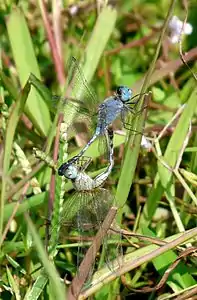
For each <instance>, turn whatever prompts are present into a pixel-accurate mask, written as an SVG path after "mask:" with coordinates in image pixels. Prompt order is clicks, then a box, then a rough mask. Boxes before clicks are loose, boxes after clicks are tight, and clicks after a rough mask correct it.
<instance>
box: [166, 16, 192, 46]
mask: <svg viewBox="0 0 197 300" xmlns="http://www.w3.org/2000/svg"><path fill="white" fill-rule="evenodd" d="M183 24H184V23H183V22H182V21H181V20H179V18H178V17H176V16H173V17H172V19H171V20H170V22H169V29H170V41H171V43H172V44H176V43H178V41H179V38H180V35H181V34H186V35H189V34H191V33H192V31H193V27H192V25H191V24H190V23H185V24H184V25H183Z"/></svg>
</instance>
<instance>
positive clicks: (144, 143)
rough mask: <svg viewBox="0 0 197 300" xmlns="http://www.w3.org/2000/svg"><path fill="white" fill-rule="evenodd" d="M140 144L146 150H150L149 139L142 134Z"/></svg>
mask: <svg viewBox="0 0 197 300" xmlns="http://www.w3.org/2000/svg"><path fill="white" fill-rule="evenodd" d="M141 146H142V147H143V148H145V149H146V150H148V151H151V149H152V144H151V143H150V141H149V140H147V138H146V137H145V136H144V135H143V136H142V139H141Z"/></svg>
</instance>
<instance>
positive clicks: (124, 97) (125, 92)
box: [116, 85, 133, 102]
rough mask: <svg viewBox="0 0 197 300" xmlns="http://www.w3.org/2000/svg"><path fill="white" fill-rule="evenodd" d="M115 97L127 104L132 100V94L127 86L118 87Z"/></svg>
mask: <svg viewBox="0 0 197 300" xmlns="http://www.w3.org/2000/svg"><path fill="white" fill-rule="evenodd" d="M116 95H117V96H118V98H119V99H120V100H121V101H122V102H127V101H129V100H130V99H131V98H132V95H133V92H132V90H131V89H130V88H129V87H127V86H123V85H122V86H119V87H118V88H117V90H116Z"/></svg>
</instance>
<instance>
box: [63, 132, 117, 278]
mask: <svg viewBox="0 0 197 300" xmlns="http://www.w3.org/2000/svg"><path fill="white" fill-rule="evenodd" d="M107 144H108V148H109V158H108V159H109V165H108V167H107V168H106V170H104V171H103V172H101V173H100V174H99V175H97V176H96V177H95V178H94V179H93V178H91V177H90V176H89V175H88V174H87V173H86V172H85V170H86V169H87V167H88V165H89V164H90V163H91V158H88V159H87V158H86V157H84V156H82V157H80V158H79V159H78V160H77V161H74V162H73V161H72V160H70V161H68V162H67V163H66V164H65V168H64V174H63V175H64V176H65V177H66V178H67V179H69V180H71V181H72V184H73V187H74V189H75V192H74V194H73V195H72V196H71V197H70V198H69V199H68V200H67V201H66V202H65V204H64V208H63V211H62V216H61V221H60V226H61V229H60V232H64V233H65V230H66V231H67V229H68V228H71V230H77V232H78V235H79V239H80V246H79V247H78V254H77V266H78V267H79V264H80V262H81V260H82V258H83V256H84V252H85V251H86V248H85V246H84V245H83V238H84V237H87V236H88V237H94V236H95V234H96V232H97V231H98V230H99V228H101V226H102V222H103V221H104V219H105V217H106V216H107V213H108V212H109V210H110V208H111V207H112V206H113V205H114V204H115V203H114V197H113V196H112V194H111V193H110V192H109V191H108V190H107V189H105V188H102V185H103V184H104V183H105V181H106V180H107V178H108V177H109V175H110V173H111V171H112V168H113V165H114V158H113V131H112V130H111V129H108V141H107ZM117 236H118V238H117V240H116V241H118V246H117V244H115V246H114V247H113V245H109V246H108V240H109V238H108V237H106V238H104V240H103V247H104V250H105V262H106V263H107V265H108V266H109V268H111V266H110V260H113V259H114V258H117V256H121V251H120V250H121V247H120V239H121V236H120V235H117ZM109 248H110V249H109ZM93 268H94V267H93ZM93 268H92V270H93ZM92 270H91V271H92ZM90 275H91V274H90ZM90 275H89V276H90Z"/></svg>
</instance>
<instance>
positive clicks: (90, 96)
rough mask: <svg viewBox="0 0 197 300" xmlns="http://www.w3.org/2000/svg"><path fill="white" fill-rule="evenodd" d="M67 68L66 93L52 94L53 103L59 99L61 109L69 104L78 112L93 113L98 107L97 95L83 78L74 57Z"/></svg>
mask: <svg viewBox="0 0 197 300" xmlns="http://www.w3.org/2000/svg"><path fill="white" fill-rule="evenodd" d="M67 69H68V76H67V88H66V94H65V96H64V97H59V96H54V97H53V100H54V103H56V105H57V103H59V101H60V102H61V104H62V105H61V107H63V109H66V106H67V105H69V106H71V107H74V109H75V111H77V112H78V113H81V114H85V115H88V116H93V115H95V114H96V113H97V108H98V102H97V96H96V94H95V93H94V92H93V90H92V89H91V87H90V86H89V84H88V82H87V80H86V79H85V77H84V75H83V72H82V70H81V68H80V66H79V64H78V62H77V60H76V58H74V57H71V58H70V60H69V62H68V65H67Z"/></svg>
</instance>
